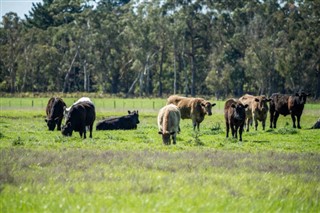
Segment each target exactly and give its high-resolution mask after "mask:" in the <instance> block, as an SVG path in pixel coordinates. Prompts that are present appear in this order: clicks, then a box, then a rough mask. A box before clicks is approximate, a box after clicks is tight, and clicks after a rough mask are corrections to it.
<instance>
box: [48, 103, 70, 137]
mask: <svg viewBox="0 0 320 213" xmlns="http://www.w3.org/2000/svg"><path fill="white" fill-rule="evenodd" d="M64 107H66V104H65V103H64V101H63V100H62V99H61V98H58V97H52V98H50V99H49V101H48V104H47V107H46V114H47V117H46V119H45V121H46V122H47V126H48V128H49V130H51V131H53V130H54V129H55V128H56V126H57V130H59V131H60V130H61V123H62V119H63V109H64Z"/></svg>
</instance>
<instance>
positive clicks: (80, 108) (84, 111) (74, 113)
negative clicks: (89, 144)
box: [61, 102, 96, 138]
mask: <svg viewBox="0 0 320 213" xmlns="http://www.w3.org/2000/svg"><path fill="white" fill-rule="evenodd" d="M95 119H96V111H95V107H94V105H93V104H92V103H90V102H81V103H78V104H75V105H73V106H72V107H71V109H70V111H69V114H68V117H67V120H66V125H65V126H63V127H62V131H61V133H62V134H63V135H65V136H72V131H75V132H79V134H80V137H81V138H82V134H83V138H86V126H89V129H90V138H92V128H93V122H94V120H95Z"/></svg>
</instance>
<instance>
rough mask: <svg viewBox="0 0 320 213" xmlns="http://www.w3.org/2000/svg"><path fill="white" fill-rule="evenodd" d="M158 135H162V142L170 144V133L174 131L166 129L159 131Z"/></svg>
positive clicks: (172, 133)
mask: <svg viewBox="0 0 320 213" xmlns="http://www.w3.org/2000/svg"><path fill="white" fill-rule="evenodd" d="M158 133H159V134H160V135H162V142H163V144H166V145H169V144H171V137H170V136H171V135H174V133H175V132H168V131H164V132H163V131H159V132H158Z"/></svg>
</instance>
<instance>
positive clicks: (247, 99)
mask: <svg viewBox="0 0 320 213" xmlns="http://www.w3.org/2000/svg"><path fill="white" fill-rule="evenodd" d="M239 101H241V102H242V104H244V105H245V104H248V107H247V108H246V122H245V125H246V126H247V132H249V124H252V120H254V126H255V129H256V130H257V129H258V120H259V121H261V122H262V129H263V130H265V127H266V120H267V115H268V109H269V107H268V104H267V102H269V101H271V99H270V98H266V96H264V95H260V96H253V95H248V94H246V95H244V96H242V97H241V98H240V99H239Z"/></svg>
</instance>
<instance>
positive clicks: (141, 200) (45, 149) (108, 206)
mask: <svg viewBox="0 0 320 213" xmlns="http://www.w3.org/2000/svg"><path fill="white" fill-rule="evenodd" d="M64 100H65V101H66V103H67V104H68V105H70V104H72V103H73V101H74V100H76V99H74V98H64ZM92 100H93V101H94V102H95V105H96V111H97V120H100V119H102V118H105V117H109V116H115V115H123V114H126V113H127V110H139V114H140V117H139V118H140V124H139V125H138V129H137V130H133V131H94V132H93V139H86V140H82V139H80V137H79V134H78V133H74V134H73V136H72V137H69V138H67V137H63V136H62V135H61V133H60V132H58V131H54V132H51V131H48V130H47V126H46V123H45V122H44V118H45V106H46V103H47V101H48V98H1V99H0V212H249V211H250V212H279V211H281V212H319V211H320V185H319V181H320V166H319V165H320V130H309V129H308V128H309V127H311V126H312V125H313V124H314V122H315V121H316V120H317V119H318V118H319V115H320V105H319V104H316V103H315V104H307V105H306V107H305V111H304V114H303V116H302V121H301V125H302V129H301V130H298V129H293V128H291V126H292V123H291V118H290V116H287V117H283V116H280V118H279V121H278V125H277V126H278V128H277V129H276V130H271V129H269V127H268V126H269V121H267V130H266V131H262V129H261V124H260V126H259V127H258V131H254V130H253V129H252V128H251V131H250V132H248V133H247V132H245V133H244V134H243V140H244V141H243V142H238V141H236V140H234V139H230V138H229V139H226V138H225V125H224V120H223V104H224V102H220V101H219V102H217V106H215V107H214V108H213V115H212V116H210V117H209V116H208V117H206V118H205V120H204V122H203V123H202V124H201V126H200V132H194V131H193V130H192V125H191V121H190V120H182V121H181V130H182V132H181V133H180V134H179V135H178V136H177V145H175V146H164V145H162V142H161V137H160V136H159V135H158V134H157V126H156V116H157V112H158V110H159V109H160V108H161V107H162V106H163V105H164V104H165V100H164V99H117V98H109V99H92Z"/></svg>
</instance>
